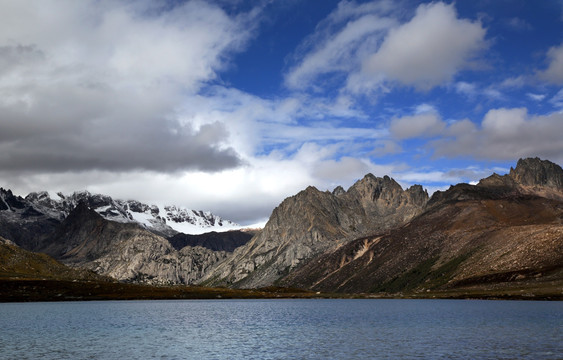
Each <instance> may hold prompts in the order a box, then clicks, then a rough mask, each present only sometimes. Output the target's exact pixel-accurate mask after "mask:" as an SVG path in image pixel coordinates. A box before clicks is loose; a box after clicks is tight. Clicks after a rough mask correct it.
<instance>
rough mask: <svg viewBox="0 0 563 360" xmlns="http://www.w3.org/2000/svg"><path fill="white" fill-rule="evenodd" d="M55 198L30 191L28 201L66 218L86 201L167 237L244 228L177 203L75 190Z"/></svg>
mask: <svg viewBox="0 0 563 360" xmlns="http://www.w3.org/2000/svg"><path fill="white" fill-rule="evenodd" d="M57 196H58V199H56V200H54V199H51V197H50V196H49V194H48V193H47V192H39V193H30V194H29V195H27V196H26V198H25V200H26V201H27V202H29V203H31V205H32V206H34V208H35V209H37V210H39V211H40V212H42V213H45V214H49V215H50V216H51V217H53V218H59V219H60V220H62V219H64V218H65V217H66V216H67V215H68V214H69V213H70V212H71V211H72V210H73V209H74V208H75V207H76V205H77V204H78V203H79V202H85V203H86V204H87V205H88V206H89V207H90V208H91V209H93V210H95V211H96V212H97V213H99V214H100V215H101V216H103V217H104V218H105V219H107V220H111V221H116V222H121V223H138V224H141V225H143V226H144V227H145V228H147V229H148V230H150V231H152V232H154V233H157V234H159V235H164V236H172V235H175V234H177V233H179V232H181V233H186V234H200V233H204V232H209V231H214V230H215V231H222V230H223V231H224V230H229V229H233V228H240V225H238V224H236V223H234V222H232V221H229V220H224V219H222V218H221V217H219V216H217V215H214V214H212V213H211V212H209V211H205V212H204V211H200V210H190V209H186V208H181V207H177V206H163V207H159V206H157V205H147V204H143V203H141V202H139V201H136V200H114V199H112V198H111V197H110V196H107V195H101V194H91V193H90V192H88V191H80V192H75V193H73V194H72V195H69V196H65V195H63V194H61V193H58V194H57Z"/></svg>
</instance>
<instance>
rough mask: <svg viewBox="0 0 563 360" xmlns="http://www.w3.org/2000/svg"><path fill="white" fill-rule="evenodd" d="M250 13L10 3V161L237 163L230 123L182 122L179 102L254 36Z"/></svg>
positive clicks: (24, 165) (0, 96)
mask: <svg viewBox="0 0 563 360" xmlns="http://www.w3.org/2000/svg"><path fill="white" fill-rule="evenodd" d="M250 23H251V20H245V19H244V17H243V16H237V15H228V14H227V13H225V12H224V11H223V10H222V9H221V8H219V7H217V6H214V5H213V4H211V3H208V2H203V1H198V0H193V1H188V2H185V3H182V4H180V5H175V6H168V7H164V6H163V5H162V4H160V3H152V2H144V1H141V2H113V1H81V2H80V3H78V2H73V1H48V0H45V1H35V2H32V3H29V2H26V3H21V2H15V3H9V4H8V3H3V5H2V11H0V113H1V114H2V122H0V151H1V152H2V156H0V167H2V168H3V169H4V170H14V171H34V170H37V171H57V172H65V171H85V170H88V169H98V170H114V171H126V170H133V169H137V170H148V171H172V172H174V171H179V170H185V169H198V170H203V171H218V170H221V169H224V168H231V167H235V166H239V165H240V164H241V161H240V156H239V154H237V151H236V150H235V149H234V148H233V147H232V146H230V145H229V144H228V139H229V133H228V129H227V127H226V126H225V125H224V124H222V123H218V122H214V123H208V124H204V125H203V126H200V125H194V124H192V123H189V122H188V123H186V122H184V123H181V122H180V121H179V119H178V112H177V109H178V108H179V107H181V105H182V102H183V101H184V98H185V97H186V96H195V94H196V93H197V92H198V91H199V89H200V88H201V86H202V85H204V84H205V83H207V82H209V81H212V80H213V79H215V78H216V77H217V73H218V72H219V71H221V70H222V69H224V68H225V67H226V66H228V62H227V61H226V58H227V55H228V54H231V53H233V52H236V51H240V50H241V49H243V48H244V46H245V43H246V41H247V40H248V39H249V37H250V36H251V34H250V29H251V28H252V26H251V25H250ZM29 24H33V26H32V27H30V26H29Z"/></svg>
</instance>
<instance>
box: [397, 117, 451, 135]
mask: <svg viewBox="0 0 563 360" xmlns="http://www.w3.org/2000/svg"><path fill="white" fill-rule="evenodd" d="M444 128H445V124H444V122H443V121H442V119H440V116H439V115H438V114H437V113H435V112H428V113H422V114H417V115H413V116H403V117H400V118H393V119H392V120H391V124H390V127H389V130H390V132H391V135H392V136H394V137H395V138H397V139H410V138H415V137H431V136H434V135H438V134H440V133H442V131H443V130H444Z"/></svg>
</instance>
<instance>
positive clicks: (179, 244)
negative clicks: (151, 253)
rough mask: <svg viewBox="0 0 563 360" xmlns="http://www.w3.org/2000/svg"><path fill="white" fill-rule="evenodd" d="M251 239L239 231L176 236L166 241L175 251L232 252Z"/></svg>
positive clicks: (245, 233) (247, 233)
mask: <svg viewBox="0 0 563 360" xmlns="http://www.w3.org/2000/svg"><path fill="white" fill-rule="evenodd" d="M251 238H252V234H250V233H249V232H245V231H240V230H232V231H225V232H221V233H218V232H215V231H212V232H208V233H205V234H200V235H189V234H176V235H174V236H172V237H170V238H168V241H169V242H170V244H171V245H172V246H173V247H174V248H175V249H176V250H180V249H182V248H184V247H186V246H201V247H204V248H207V249H210V250H213V251H226V252H233V251H234V250H235V249H236V248H238V247H240V246H243V245H245V244H246V243H247V242H249V241H250V239H251Z"/></svg>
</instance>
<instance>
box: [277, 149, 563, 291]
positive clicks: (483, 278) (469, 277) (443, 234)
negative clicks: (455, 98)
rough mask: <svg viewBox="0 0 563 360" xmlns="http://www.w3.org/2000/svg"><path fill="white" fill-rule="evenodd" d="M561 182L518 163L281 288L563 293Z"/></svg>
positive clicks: (550, 167) (332, 254)
mask: <svg viewBox="0 0 563 360" xmlns="http://www.w3.org/2000/svg"><path fill="white" fill-rule="evenodd" d="M561 179H563V170H561V167H559V166H558V165H556V164H553V163H551V162H548V161H542V160H540V159H523V160H520V161H518V164H517V166H516V168H515V169H511V171H510V173H509V174H507V175H505V176H499V175H492V176H491V177H489V178H487V179H484V180H482V181H481V182H480V183H479V184H478V185H476V186H472V185H468V184H459V185H456V186H452V187H451V188H450V189H449V190H447V191H445V192H437V193H435V194H434V195H433V196H432V198H431V199H430V201H429V202H428V204H427V206H426V208H425V211H424V212H423V213H422V214H420V215H418V216H417V217H415V218H414V219H413V220H412V221H410V222H408V223H406V224H405V225H404V226H400V227H398V228H395V229H391V230H389V231H384V232H379V233H374V234H373V235H371V236H367V237H363V238H359V239H356V240H353V241H351V242H349V243H347V244H345V245H343V246H341V247H334V248H332V249H330V250H329V251H327V252H325V253H323V254H321V255H319V256H317V257H316V258H314V259H312V260H311V261H309V262H308V263H307V264H306V265H304V266H303V267H301V268H299V269H297V270H296V271H294V272H292V273H291V274H289V275H288V276H287V277H285V278H284V279H283V280H282V281H281V284H283V285H285V286H296V287H303V288H309V289H314V290H325V291H341V292H382V291H383V292H399V291H419V292H420V291H431V290H447V289H456V288H461V287H465V289H466V291H468V290H467V287H473V288H475V287H477V288H479V287H481V288H483V287H487V286H489V287H490V286H496V287H497V288H499V289H508V288H515V287H521V288H522V289H526V288H527V287H529V286H531V285H533V286H536V287H537V286H544V287H547V288H550V289H556V288H559V291H560V292H562V290H561V289H563V201H561V200H559V199H561V198H560V196H561V195H563V182H561ZM546 195H547V196H546ZM522 291H524V290H522ZM559 295H561V294H559Z"/></svg>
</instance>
